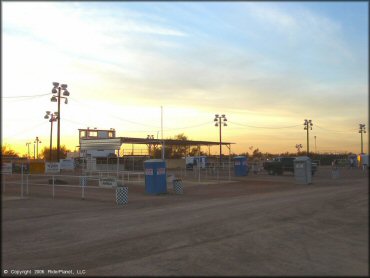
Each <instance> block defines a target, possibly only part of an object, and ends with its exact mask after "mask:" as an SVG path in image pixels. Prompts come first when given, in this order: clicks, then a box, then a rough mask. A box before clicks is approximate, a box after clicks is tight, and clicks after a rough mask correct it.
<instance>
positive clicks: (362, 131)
mask: <svg viewBox="0 0 370 278" xmlns="http://www.w3.org/2000/svg"><path fill="white" fill-rule="evenodd" d="M358 133H361V154H363V153H364V147H363V140H362V134H363V133H366V130H365V124H359V131H358Z"/></svg>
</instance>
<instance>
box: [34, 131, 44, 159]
mask: <svg viewBox="0 0 370 278" xmlns="http://www.w3.org/2000/svg"><path fill="white" fill-rule="evenodd" d="M33 143H36V157H37V159H39V144H41V143H42V142H41V141H40V139H39V137H38V136H36V139H35V141H34V142H33ZM34 146H35V145H34Z"/></svg>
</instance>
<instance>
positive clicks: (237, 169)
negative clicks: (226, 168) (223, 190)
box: [234, 156, 248, 177]
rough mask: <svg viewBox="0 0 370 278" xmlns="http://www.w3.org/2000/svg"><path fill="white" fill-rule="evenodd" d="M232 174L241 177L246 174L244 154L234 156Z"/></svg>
mask: <svg viewBox="0 0 370 278" xmlns="http://www.w3.org/2000/svg"><path fill="white" fill-rule="evenodd" d="M234 174H235V176H236V177H242V176H246V175H247V174H248V171H247V157H246V156H236V157H234Z"/></svg>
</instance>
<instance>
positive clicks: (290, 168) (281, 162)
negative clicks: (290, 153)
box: [263, 157, 317, 175]
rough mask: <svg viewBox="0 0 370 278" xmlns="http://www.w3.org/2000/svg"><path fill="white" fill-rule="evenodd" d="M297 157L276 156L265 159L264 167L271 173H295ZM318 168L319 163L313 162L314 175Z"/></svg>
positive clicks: (312, 170)
mask: <svg viewBox="0 0 370 278" xmlns="http://www.w3.org/2000/svg"><path fill="white" fill-rule="evenodd" d="M295 159H296V158H295V157H275V158H273V159H272V160H268V161H265V162H264V163H263V169H265V170H266V171H267V172H268V174H269V175H282V174H283V173H284V172H292V173H294V160H295ZM316 170H317V163H314V162H312V165H311V172H312V175H314V174H315V172H316Z"/></svg>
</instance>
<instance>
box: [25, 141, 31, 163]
mask: <svg viewBox="0 0 370 278" xmlns="http://www.w3.org/2000/svg"><path fill="white" fill-rule="evenodd" d="M30 144H31V142H27V143H26V146H27V147H28V156H27V157H28V159H30Z"/></svg>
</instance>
